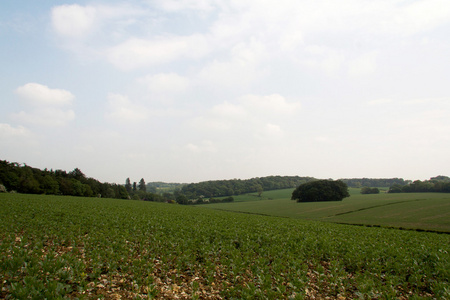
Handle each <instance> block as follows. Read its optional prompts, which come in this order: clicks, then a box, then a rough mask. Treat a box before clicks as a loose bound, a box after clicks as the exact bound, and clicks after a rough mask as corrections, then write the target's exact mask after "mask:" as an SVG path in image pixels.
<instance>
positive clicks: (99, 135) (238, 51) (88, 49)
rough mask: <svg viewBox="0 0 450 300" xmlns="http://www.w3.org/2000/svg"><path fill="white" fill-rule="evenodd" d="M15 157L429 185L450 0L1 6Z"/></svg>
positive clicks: (1, 153) (440, 150) (103, 168)
mask: <svg viewBox="0 0 450 300" xmlns="http://www.w3.org/2000/svg"><path fill="white" fill-rule="evenodd" d="M0 38H1V39H0V45H1V48H0V49H1V50H0V54H1V55H0V58H1V64H2V68H1V70H0V74H1V78H2V80H1V81H0V97H1V102H0V159H2V160H7V161H10V162H18V163H26V164H27V165H30V166H32V167H36V168H40V169H44V168H49V169H54V170H55V169H61V170H66V171H71V170H73V169H74V168H79V169H80V170H82V171H83V173H84V174H86V175H87V176H89V177H93V178H96V179H98V180H100V181H102V182H111V183H124V182H125V179H126V178H127V177H129V178H131V179H132V181H138V180H139V179H140V178H144V179H145V181H146V182H155V181H162V182H174V183H191V182H199V181H207V180H222V179H233V178H239V179H248V178H254V177H265V176H271V175H280V176H296V175H298V176H311V177H315V178H333V179H339V178H362V177H366V178H394V177H398V178H404V179H408V180H416V179H419V180H426V179H429V178H430V177H434V176H438V175H445V176H447V175H448V174H447V173H446V172H448V166H450V155H449V153H450V85H449V82H450V59H448V56H449V53H450V2H449V1H445V0H415V1H414V0H407V1H387V0H374V1H369V0H358V1H356V0H344V1H339V2H336V1H331V0H319V1H309V0H299V1H293V0H281V1H279V0H277V1H275V0H268V1H263V2H261V1H251V0H241V1H235V0H229V1H226V0H201V1H192V0H179V1H176V0H142V1H116V0H114V1H102V0H91V1H77V0H75V1H70V2H68V1H59V0H57V1H49V0H45V1H39V2H35V1H26V2H20V3H19V2H17V1H12V0H5V1H2V2H1V3H0Z"/></svg>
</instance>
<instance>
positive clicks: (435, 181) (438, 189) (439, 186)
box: [388, 175, 450, 193]
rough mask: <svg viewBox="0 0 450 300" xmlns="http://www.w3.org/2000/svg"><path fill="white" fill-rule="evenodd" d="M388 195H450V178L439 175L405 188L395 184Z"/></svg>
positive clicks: (414, 182)
mask: <svg viewBox="0 0 450 300" xmlns="http://www.w3.org/2000/svg"><path fill="white" fill-rule="evenodd" d="M388 193H450V177H448V176H442V175H439V176H436V177H431V178H430V179H429V180H424V181H421V180H415V181H413V182H411V183H409V184H407V185H403V186H402V185H398V184H394V185H392V186H391V187H390V188H389V191H388Z"/></svg>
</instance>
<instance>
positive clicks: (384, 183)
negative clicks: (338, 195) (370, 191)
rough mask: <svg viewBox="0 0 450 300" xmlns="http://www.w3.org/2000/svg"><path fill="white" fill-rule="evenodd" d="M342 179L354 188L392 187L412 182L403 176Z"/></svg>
mask: <svg viewBox="0 0 450 300" xmlns="http://www.w3.org/2000/svg"><path fill="white" fill-rule="evenodd" d="M340 180H341V181H343V182H344V183H346V184H347V185H348V186H349V187H352V188H361V187H390V186H393V185H394V184H396V185H401V186H403V185H407V184H409V183H411V181H410V180H404V179H403V178H343V179H340Z"/></svg>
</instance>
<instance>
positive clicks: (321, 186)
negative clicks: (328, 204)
mask: <svg viewBox="0 0 450 300" xmlns="http://www.w3.org/2000/svg"><path fill="white" fill-rule="evenodd" d="M345 197H350V194H349V193H348V186H347V185H346V184H345V183H344V182H342V181H340V180H336V181H334V180H315V181H310V182H307V183H303V184H301V185H299V186H298V187H297V188H296V189H295V190H294V192H293V193H292V197H291V199H292V200H297V202H321V201H342V199H344V198H345Z"/></svg>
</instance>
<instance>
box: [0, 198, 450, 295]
mask: <svg viewBox="0 0 450 300" xmlns="http://www.w3.org/2000/svg"><path fill="white" fill-rule="evenodd" d="M267 201H275V202H276V201H277V200H267ZM237 204H239V203H236V205H237ZM449 251H450V237H449V235H446V234H437V233H430V232H415V231H401V230H393V229H384V228H367V227H358V226H348V225H339V224H332V223H324V222H315V221H305V220H301V219H292V218H279V217H266V216H258V215H249V214H236V213H233V212H226V211H218V210H212V209H204V208H200V207H192V206H181V205H174V204H165V203H151V202H140V201H131V200H113V199H96V198H76V197H59V196H42V195H21V194H0V298H8V299H25V298H26V299H42V298H49V299H63V298H67V299H69V298H78V299H98V298H101V299H102V298H103V299H119V298H122V299H175V298H178V299H318V298H319V299H323V298H325V297H330V298H333V299H346V298H351V299H354V298H360V299H373V298H382V297H383V298H387V299H388V298H391V299H392V298H402V299H406V298H409V299H427V298H429V299H433V298H435V299H437V298H438V299H445V298H448V297H450V294H449V282H448V279H449V277H450V274H449V272H450V257H449V254H448V252H449Z"/></svg>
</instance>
